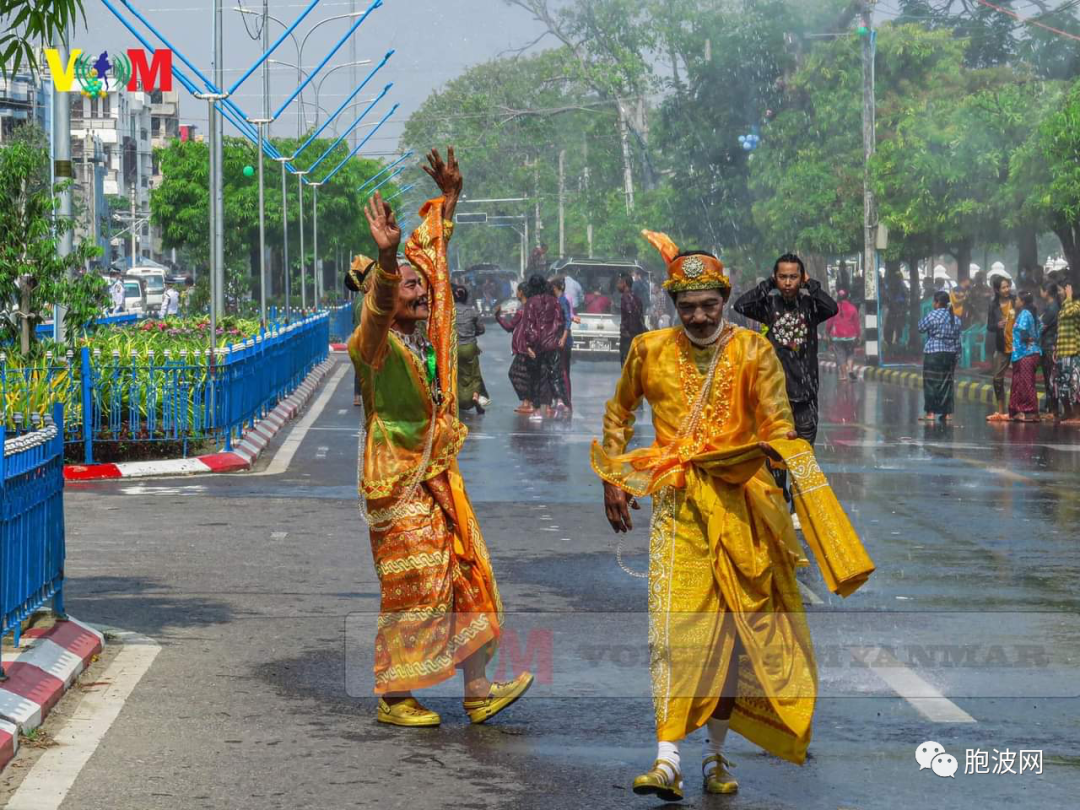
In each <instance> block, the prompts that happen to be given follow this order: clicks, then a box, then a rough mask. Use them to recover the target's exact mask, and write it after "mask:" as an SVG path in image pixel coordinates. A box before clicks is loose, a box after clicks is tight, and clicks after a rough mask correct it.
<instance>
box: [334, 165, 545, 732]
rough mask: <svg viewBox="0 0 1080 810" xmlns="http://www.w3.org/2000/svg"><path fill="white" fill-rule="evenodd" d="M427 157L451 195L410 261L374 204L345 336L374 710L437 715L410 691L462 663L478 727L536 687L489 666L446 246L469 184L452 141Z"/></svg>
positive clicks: (494, 597) (382, 207)
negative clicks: (370, 595)
mask: <svg viewBox="0 0 1080 810" xmlns="http://www.w3.org/2000/svg"><path fill="white" fill-rule="evenodd" d="M428 161H429V164H430V165H429V166H425V167H424V170H425V171H426V172H427V173H428V174H429V175H431V177H432V178H433V179H434V180H435V182H436V183H437V184H438V185H439V188H440V190H441V191H442V193H443V196H442V197H439V198H436V199H434V200H430V201H428V202H427V203H426V204H425V205H424V207H423V208H422V209H421V210H420V216H421V220H422V221H421V223H420V225H419V227H417V229H416V230H415V231H414V232H413V234H412V236H411V237H410V239H409V242H408V244H407V246H406V247H405V256H406V257H407V262H406V261H401V260H399V258H398V246H399V244H400V241H401V229H400V228H399V227H398V224H397V221H396V218H395V216H394V213H393V211H392V210H391V209H390V206H389V205H387V204H386V203H385V202H383V200H382V198H381V196H380V195H379V194H378V193H376V194H375V195H374V196H373V197H372V198H371V199H370V200H369V201H368V203H367V206H366V208H365V211H364V213H365V216H366V217H367V220H368V225H369V227H370V229H371V235H372V237H373V239H374V240H375V244H376V245H377V246H378V248H379V258H378V261H377V262H376V263H374V265H372V266H370V268H369V270H368V272H367V273H366V275H365V277H364V279H363V286H364V291H365V293H366V294H365V296H364V303H363V309H362V312H361V315H360V325H359V326H358V327H357V328H356V330H355V331H354V332H353V334H352V337H350V338H349V343H348V347H349V355H350V357H351V358H352V361H353V364H354V366H355V367H356V373H357V375H358V376H359V380H360V391H361V397H362V399H363V405H364V418H365V438H364V444H363V469H362V479H361V482H360V497H361V509H362V510H363V512H364V516H365V518H366V520H367V522H368V524H369V526H370V529H371V551H372V556H373V557H374V559H375V572H376V574H377V575H378V577H379V585H380V591H381V597H382V598H381V602H382V604H381V611H380V614H379V621H378V632H377V635H376V639H375V694H377V695H379V704H378V712H377V719H378V720H379V722H381V723H389V724H392V725H398V726H412V727H416V726H436V725H439V723H440V722H441V719H440V717H439V715H438V714H436V713H435V712H434V711H432V710H430V709H427V708H425V707H424V706H422V705H421V704H420V703H419V702H418V701H417V700H416V698H415V697H414V696H413V694H412V691H413V690H414V689H421V688H424V687H429V686H433V685H434V684H437V683H440V682H442V681H445V680H447V679H449V678H451V677H453V675H454V670H455V669H456V668H461V669H462V670H463V674H464V678H465V703H464V708H465V711H466V713H467V714H468V716H469V718H470V719H471V720H472V722H473V723H482V722H484V721H485V720H488V719H489V718H491V717H493V716H494V715H495V714H497V713H498V712H500V711H502V710H503V709H505V708H506V707H507V706H509V705H510V704H511V703H513V702H514V701H516V700H517V699H518V698H519V697H521V695H523V694H524V693H525V691H526V690H527V689H528V688H529V686H530V685H531V684H532V675H531V674H529V673H528V672H523V673H522V674H521V675H520V676H518V677H517V678H516V679H515V680H513V681H510V682H507V683H492V682H491V681H489V680H488V679H487V676H486V674H485V672H486V668H487V664H488V662H489V661H490V659H491V657H492V655H493V654H494V652H495V650H496V648H497V646H498V641H499V636H500V632H501V626H502V621H503V609H502V601H501V599H500V598H499V591H498V588H497V587H496V585H495V577H494V574H493V573H492V570H491V562H490V560H489V558H488V552H487V547H486V545H485V544H484V538H483V536H482V535H481V534H480V527H479V525H478V524H477V520H476V515H475V514H474V512H473V509H472V505H471V504H470V503H469V498H468V495H467V494H466V492H465V485H464V482H463V481H462V478H461V474H460V472H459V471H458V465H457V461H456V457H457V454H458V451H459V450H460V449H461V446H462V444H463V443H464V441H465V436H466V434H467V430H466V429H465V426H464V425H462V424H461V422H459V421H458V414H457V399H456V396H457V367H456V360H455V357H456V351H455V350H456V346H455V342H456V339H457V330H456V327H455V324H454V298H453V295H452V293H451V289H450V272H449V268H448V267H447V264H446V243H447V240H449V238H450V234H451V231H452V230H453V217H454V209H455V207H456V205H457V200H458V197H459V195H460V193H461V187H462V179H461V172H460V171H459V170H458V165H457V161H456V160H455V159H454V152H453V148H451V149H450V150H449V152H448V155H447V160H446V162H445V163H444V162H443V160H442V158H441V156H440V155H439V153H438V152H437V151H435V150H432V152H431V154H430V155H429V156H428ZM425 321H426V328H425ZM365 502H366V506H365Z"/></svg>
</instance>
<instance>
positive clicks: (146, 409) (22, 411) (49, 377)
mask: <svg viewBox="0 0 1080 810" xmlns="http://www.w3.org/2000/svg"><path fill="white" fill-rule="evenodd" d="M331 314H332V313H321V314H319V315H313V316H310V317H308V318H304V319H303V320H300V321H296V322H294V323H292V324H289V325H283V324H282V325H274V326H271V327H270V328H269V329H268V330H267V331H265V332H263V333H262V334H260V335H259V336H257V337H255V338H251V339H248V340H247V341H246V342H242V343H238V344H233V345H231V346H230V347H229V348H227V349H218V350H217V351H216V352H215V353H214V355H213V356H211V353H210V351H209V350H207V351H196V352H194V353H190V354H189V353H188V352H187V351H181V352H179V353H176V354H174V353H172V352H170V351H168V350H166V351H165V352H164V353H162V354H155V353H154V352H153V351H149V352H147V353H145V354H144V355H141V356H140V355H138V354H134V353H133V354H132V355H131V356H129V357H121V355H120V353H119V352H118V351H117V352H114V353H113V355H112V356H111V357H109V356H107V355H102V354H101V352H100V350H95V351H94V352H91V351H90V349H88V348H83V349H82V350H81V352H80V354H79V355H77V356H76V355H74V354H73V353H71V352H68V354H67V356H66V357H64V358H53V356H52V355H51V353H50V354H47V355H46V357H45V359H44V360H43V361H41V362H40V363H39V364H38V365H36V366H29V367H20V368H14V367H11V366H9V365H8V364H7V362H6V356H5V355H3V354H2V353H0V400H2V402H3V408H4V417H5V418H4V420H3V421H6V422H7V423H8V424H9V425H10V426H11V427H13V428H14V429H16V430H19V429H22V428H24V427H25V426H26V425H28V424H29V423H30V419H31V417H32V416H33V415H34V414H41V413H43V412H44V411H46V410H48V409H51V407H52V404H53V403H55V402H60V403H63V404H64V406H65V412H64V416H65V420H64V438H65V441H66V442H67V443H69V444H72V443H81V444H82V445H83V450H82V455H83V460H84V462H85V463H87V464H90V463H93V461H94V446H95V445H101V444H102V443H106V442H126V443H142V442H164V441H171V442H179V443H181V444H182V445H183V452H184V454H186V453H187V451H188V448H189V445H190V444H191V443H192V442H203V441H215V442H217V443H218V444H219V446H224V447H225V449H231V446H232V442H233V440H234V439H238V438H239V437H240V436H241V435H242V433H243V431H244V429H245V428H247V427H249V426H251V425H252V424H253V422H254V421H255V420H257V419H260V418H262V417H263V416H265V415H266V413H268V412H269V411H270V410H271V409H272V408H273V407H274V406H275V405H276V404H277V403H278V402H279V401H280V400H281V399H283V398H284V397H286V396H288V395H289V394H290V393H291V392H292V391H293V390H295V389H296V388H297V387H298V386H299V385H300V383H301V382H302V381H303V379H304V377H306V376H307V374H308V373H309V372H310V371H311V370H312V369H313V368H314V367H315V366H316V365H318V364H319V363H320V362H322V361H323V360H325V359H326V356H327V352H328V349H329V342H330V336H329V326H330V320H331Z"/></svg>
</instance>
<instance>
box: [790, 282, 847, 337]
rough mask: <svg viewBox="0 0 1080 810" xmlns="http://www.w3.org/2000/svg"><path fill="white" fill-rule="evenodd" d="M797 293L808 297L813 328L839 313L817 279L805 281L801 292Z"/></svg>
mask: <svg viewBox="0 0 1080 810" xmlns="http://www.w3.org/2000/svg"><path fill="white" fill-rule="evenodd" d="M799 292H800V294H803V295H808V296H810V301H811V302H812V304H813V310H814V321H815V324H814V325H815V326H816V325H817V324H819V323H822V322H823V321H827V320H829V318H832V317H834V316H835V315H836V313H837V312H839V311H840V308H839V307H838V306H837V304H836V301H834V300H833V298H832V296H831V295H829V294H828V293H827V292H825V290H824V288H823V287H822V286H821V282H820V281H818V280H817V279H814V278H811V279H807V281H806V284H805V285H803V288H802V290H800V291H799Z"/></svg>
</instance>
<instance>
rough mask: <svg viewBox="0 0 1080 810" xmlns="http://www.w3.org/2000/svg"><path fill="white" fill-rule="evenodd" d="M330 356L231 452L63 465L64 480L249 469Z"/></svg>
mask: <svg viewBox="0 0 1080 810" xmlns="http://www.w3.org/2000/svg"><path fill="white" fill-rule="evenodd" d="M336 362H337V361H336V359H335V358H334V356H333V355H331V356H330V357H328V358H327V359H326V360H324V361H323V362H322V363H320V364H319V365H317V366H316V367H315V368H314V369H312V370H311V373H310V374H308V376H307V378H306V379H305V380H304V381H303V382H302V383H301V384H300V387H299V388H297V389H296V390H295V391H294V392H293V393H292V395H291V396H289V397H287V398H286V399H284V400H282V401H281V402H280V403H278V406H277V407H276V408H274V410H272V411H271V412H270V413H268V414H267V415H266V418H265V419H262V420H260V421H259V422H257V423H256V424H255V426H254V427H251V428H249V429H248V430H247V431H245V432H244V437H243V438H242V439H241V440H240V441H239V442H238V443H237V444H236V445H235V446H234V447H233V449H232V450H230V451H228V452H222V453H211V454H209V455H205V456H194V457H192V458H174V459H164V460H161V461H125V462H120V463H118V464H66V465H64V480H66V481H104V480H109V479H114V478H145V477H148V476H154V475H197V474H199V473H225V472H242V471H244V470H250V469H251V467H252V465H254V463H255V461H256V459H258V457H259V455H260V454H261V453H262V451H263V450H264V449H265V448H266V446H267V445H268V444H269V443H270V441H271V440H272V439H273V438H274V437H275V436H276V435H277V434H278V433H279V432H280V431H281V430H282V429H283V428H284V427H285V425H286V424H287V423H288V422H289V421H290V420H291V419H293V418H294V417H295V416H296V415H297V414H298V413H299V412H300V411H301V410H302V409H303V408H304V406H305V405H307V403H308V400H310V399H311V396H312V394H314V393H315V389H317V388H318V387H319V383H321V382H322V380H323V378H324V377H325V376H326V374H327V372H328V371H329V370H330V368H331V367H332V366H333V365H334V363H336Z"/></svg>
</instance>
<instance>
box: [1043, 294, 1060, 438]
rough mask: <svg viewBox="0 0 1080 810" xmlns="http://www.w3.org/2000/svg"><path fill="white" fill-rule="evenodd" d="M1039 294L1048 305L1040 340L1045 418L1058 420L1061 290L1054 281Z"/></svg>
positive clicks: (1044, 314)
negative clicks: (1056, 363)
mask: <svg viewBox="0 0 1080 810" xmlns="http://www.w3.org/2000/svg"><path fill="white" fill-rule="evenodd" d="M1039 292H1040V295H1041V296H1042V299H1043V301H1044V302H1045V303H1046V308H1045V309H1044V310H1043V313H1042V316H1041V317H1040V320H1041V321H1042V337H1041V338H1040V339H1039V348H1040V349H1041V350H1042V372H1043V386H1044V387H1045V388H1046V413H1045V414H1044V415H1043V418H1044V419H1056V418H1057V416H1058V403H1057V375H1056V373H1055V372H1054V348H1055V346H1056V345H1057V335H1058V316H1059V314H1060V312H1061V288H1060V287H1058V285H1057V284H1056V283H1054V282H1053V281H1044V282H1043V285H1042V289H1041V290H1040V291H1039Z"/></svg>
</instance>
